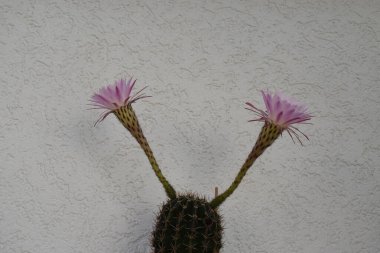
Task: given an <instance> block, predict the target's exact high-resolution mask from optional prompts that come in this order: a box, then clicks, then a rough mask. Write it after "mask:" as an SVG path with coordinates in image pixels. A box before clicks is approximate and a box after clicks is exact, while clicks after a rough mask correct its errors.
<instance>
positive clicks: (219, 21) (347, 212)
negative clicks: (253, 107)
mask: <svg viewBox="0 0 380 253" xmlns="http://www.w3.org/2000/svg"><path fill="white" fill-rule="evenodd" d="M0 14H1V15H0V25H1V28H0V33H1V37H0V49H1V50H0V57H1V62H0V66H1V71H0V81H1V89H0V92H1V100H0V103H1V110H0V116H1V122H0V126H1V134H0V150H1V153H0V157H1V163H0V252H2V253H11V252H16V253H20V252H24V253H45V252H46V253H48V252H49V253H51V252H54V253H71V252H73V253H74V252H75V253H81V252H84V253H87V252H89V253H90V252H91V253H104V252H108V253H112V252H123V253H125V252H128V253H129V252H138V253H140V252H141V253H146V252H149V246H148V245H149V244H148V241H149V236H150V232H151V230H152V222H153V219H154V213H155V212H157V211H158V208H159V205H160V203H162V202H163V201H164V200H165V195H164V191H163V190H162V189H161V187H160V184H159V183H158V180H157V179H156V178H155V177H154V174H153V172H152V171H151V169H150V167H149V163H148V161H147V159H146V158H145V157H144V155H143V153H142V151H141V150H140V149H139V147H138V145H137V144H136V142H135V141H134V140H133V139H132V138H131V137H130V135H129V133H128V132H127V131H126V130H125V129H124V128H123V127H122V126H121V125H120V124H119V123H118V122H117V121H116V119H115V118H114V117H113V116H112V117H110V118H109V119H107V120H106V121H104V122H103V123H102V124H100V125H99V126H97V127H95V128H94V127H93V123H94V122H95V120H96V119H97V117H98V114H99V112H96V111H88V110H86V109H87V108H88V106H87V105H86V104H87V103H88V98H89V97H90V96H91V95H92V93H93V92H94V91H96V90H97V89H98V88H100V87H101V86H103V85H104V84H106V83H111V82H113V81H114V80H115V79H116V78H121V77H128V75H133V76H135V77H136V78H138V82H137V87H143V86H145V85H148V86H149V88H148V90H147V92H148V93H149V94H150V95H153V97H152V98H150V99H146V100H145V101H140V102H138V103H136V104H135V110H136V112H137V113H138V116H139V118H140V121H141V124H142V127H143V129H144V131H145V134H146V136H147V138H148V139H149V140H150V142H151V146H152V148H153V150H154V152H155V153H156V157H157V159H158V162H159V163H160V165H161V167H162V168H163V171H164V173H165V175H166V176H167V177H168V179H169V180H170V181H171V182H172V184H173V185H174V186H175V187H176V188H177V189H178V190H180V191H187V190H196V191H197V192H199V193H201V194H205V195H206V196H207V197H209V198H211V197H212V195H213V187H214V186H219V188H220V189H221V190H223V189H225V188H226V187H227V186H228V185H229V183H230V182H231V181H232V179H233V178H234V176H235V173H236V172H237V169H238V168H239V166H240V165H241V164H242V162H243V161H244V159H245V156H246V155H247V154H248V152H249V151H250V149H251V146H252V145H253V142H254V141H255V139H256V136H257V134H258V132H259V130H260V127H261V125H260V124H259V123H256V124H254V123H247V120H249V119H251V118H252V117H253V115H252V114H250V113H249V112H248V111H246V110H244V102H246V101H251V102H254V103H256V104H259V105H260V106H263V102H262V100H261V97H260V94H259V92H258V91H259V90H260V89H266V88H269V89H272V90H273V89H280V90H283V91H285V92H286V93H287V94H289V95H291V96H294V97H296V98H298V99H299V100H301V101H303V102H305V103H307V104H308V105H309V106H310V111H311V112H312V113H313V114H314V115H315V118H314V119H313V123H314V124H313V125H311V126H308V125H305V126H302V127H301V128H302V130H303V131H304V132H305V133H307V134H308V135H309V137H310V141H309V142H305V147H301V146H300V145H294V144H293V143H292V141H291V139H290V138H289V136H287V135H285V136H284V137H283V138H281V139H279V140H278V141H277V142H276V143H275V144H274V145H273V146H272V147H271V148H270V149H269V150H268V151H267V152H266V153H265V154H264V155H263V156H262V157H261V158H260V159H259V160H258V162H257V163H256V164H255V166H254V167H253V169H251V170H250V171H249V172H248V175H247V177H246V178H245V179H244V181H243V183H242V185H241V187H240V188H239V189H238V190H237V191H236V193H235V194H234V195H233V197H232V198H230V199H229V200H228V201H227V202H226V203H225V204H224V205H223V206H222V207H221V213H223V214H224V220H225V227H226V230H225V237H224V241H225V247H224V250H223V251H222V252H223V253H231V252H243V253H247V252H260V253H264V252H265V253H281V252H284V253H287V252H292V253H293V252H299V253H301V252H302V253H303V252H355V253H356V252H361V253H377V252H380V240H379V238H380V171H379V167H380V159H379V153H380V152H379V151H380V140H379V137H378V136H379V131H378V129H379V127H380V114H379V109H380V100H379V96H380V82H379V81H380V76H379V73H380V60H379V57H380V1H367V0H365V1H338V0H336V1H330V0H329V1H328V0H326V1H314V0H310V1H270V0H268V1H227V0H225V1H212V2H211V1H209V2H208V3H204V1H192V0H187V1H174V0H173V1H126V0H117V1H116V0H115V1H47V0H46V1H42V0H40V1H38V0H30V1H23V2H20V1H5V0H2V1H1V4H0ZM376 238H377V239H376Z"/></svg>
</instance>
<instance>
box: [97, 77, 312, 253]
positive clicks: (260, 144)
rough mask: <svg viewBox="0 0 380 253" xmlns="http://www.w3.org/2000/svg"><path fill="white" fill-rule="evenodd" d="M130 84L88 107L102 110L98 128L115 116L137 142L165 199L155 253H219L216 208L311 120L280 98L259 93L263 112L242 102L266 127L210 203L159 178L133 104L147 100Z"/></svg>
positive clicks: (107, 91)
mask: <svg viewBox="0 0 380 253" xmlns="http://www.w3.org/2000/svg"><path fill="white" fill-rule="evenodd" d="M134 84H135V81H132V79H130V80H129V81H128V83H127V82H126V81H125V80H123V79H121V80H120V81H117V82H116V83H115V85H110V86H108V87H104V88H102V89H101V90H100V91H99V92H98V93H95V94H94V95H93V96H92V98H91V102H92V105H93V106H94V108H95V109H106V111H105V112H104V113H103V114H102V115H101V116H100V118H99V119H98V121H97V123H98V122H100V121H102V120H104V119H105V118H106V117H107V116H108V115H109V114H111V113H113V114H114V115H115V116H116V117H117V118H118V119H119V121H120V122H121V123H122V124H123V126H124V127H125V128H126V129H127V130H128V131H129V132H130V133H131V135H132V136H133V137H134V138H135V139H136V141H137V142H138V143H139V144H140V146H141V148H142V149H143V150H144V152H145V154H146V156H147V158H148V160H149V162H150V164H151V166H152V169H153V171H154V173H155V174H156V176H157V178H158V180H159V181H160V182H161V184H162V186H163V187H164V189H165V192H166V195H167V197H168V198H169V199H168V200H167V202H166V203H164V204H163V206H162V208H161V210H160V212H159V214H158V215H157V218H156V224H155V229H154V231H153V233H152V240H151V242H152V247H153V252H154V253H217V252H219V250H220V249H221V248H222V234H223V227H222V219H221V216H220V215H219V214H218V207H219V206H220V205H221V204H222V203H223V202H224V201H225V200H226V199H227V198H228V197H229V196H230V195H231V194H232V193H233V192H234V191H235V190H236V189H237V187H238V186H239V184H240V183H241V182H242V180H243V178H244V176H245V175H246V173H247V171H248V169H249V168H251V167H252V165H253V163H254V162H255V161H256V159H257V158H258V157H259V156H260V155H261V154H262V153H263V152H264V151H265V150H266V149H267V148H268V147H269V146H271V145H272V144H273V143H274V141H275V140H276V139H277V138H278V137H279V136H280V135H282V133H283V132H284V131H286V132H288V134H289V135H290V137H291V138H292V139H293V137H292V136H295V137H296V138H297V139H298V140H299V141H300V138H299V133H301V134H302V135H304V136H305V137H306V138H307V139H308V137H307V136H306V135H305V134H303V133H302V132H301V131H299V130H298V128H296V127H294V124H297V123H304V122H305V121H308V120H310V119H311V117H312V116H311V115H310V114H309V113H307V112H306V111H307V109H306V107H305V106H303V105H300V104H299V103H297V102H295V101H294V100H292V99H290V98H286V97H285V96H283V95H282V94H280V93H275V94H271V93H269V92H264V91H262V95H263V99H264V102H265V106H266V111H263V110H261V109H258V108H256V107H255V106H254V105H253V104H251V103H246V104H247V105H248V106H249V107H248V108H246V109H248V110H250V111H252V112H254V113H255V114H256V116H258V117H259V118H256V119H253V120H251V121H261V122H264V126H263V127H262V130H261V132H260V135H259V137H258V139H257V141H256V144H255V145H254V146H253V148H252V150H251V152H250V153H249V155H248V157H247V159H246V161H245V162H244V164H243V165H242V167H241V168H240V170H239V172H238V174H237V175H236V177H235V180H234V181H233V182H232V184H231V185H230V186H229V187H228V188H227V189H226V190H225V191H224V192H223V193H222V194H220V195H217V194H216V196H215V198H214V199H213V200H212V201H211V202H208V201H207V200H206V199H205V198H203V197H200V196H198V195H196V194H193V193H188V194H177V192H176V191H175V190H174V188H173V187H172V185H171V184H170V183H169V181H168V180H167V179H166V178H165V176H164V175H163V174H162V171H161V169H160V168H159V166H158V164H157V161H156V159H155V157H154V155H153V151H152V150H151V148H150V146H149V144H148V141H147V139H146V138H145V136H144V134H143V131H142V129H141V127H140V124H139V121H138V120H137V116H136V114H135V112H134V110H133V108H132V103H133V102H135V101H137V100H139V99H141V98H146V97H148V96H145V95H143V94H141V90H140V91H139V92H137V93H136V94H135V95H133V96H131V91H132V89H133V87H134ZM293 141H294V139H293ZM300 142H301V141H300ZM301 144H302V142H301Z"/></svg>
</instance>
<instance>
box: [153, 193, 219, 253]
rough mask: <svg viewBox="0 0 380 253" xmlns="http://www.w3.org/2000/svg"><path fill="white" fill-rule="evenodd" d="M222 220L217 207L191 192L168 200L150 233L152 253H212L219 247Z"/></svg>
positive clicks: (217, 250)
mask: <svg viewBox="0 0 380 253" xmlns="http://www.w3.org/2000/svg"><path fill="white" fill-rule="evenodd" d="M222 233H223V227H222V219H221V217H220V215H219V214H218V211H217V209H214V208H212V207H211V206H210V204H209V203H208V202H207V201H206V199H204V198H201V197H199V196H197V195H195V194H191V193H190V194H186V195H180V196H178V197H177V198H175V199H169V200H168V201H167V202H166V203H165V204H164V205H163V206H162V208H161V211H160V213H159V214H158V216H157V219H156V225H155V229H154V231H153V233H152V246H153V249H154V251H153V252H154V253H169V252H170V253H215V252H219V250H220V248H221V247H222Z"/></svg>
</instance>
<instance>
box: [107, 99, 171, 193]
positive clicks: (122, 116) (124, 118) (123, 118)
mask: <svg viewBox="0 0 380 253" xmlns="http://www.w3.org/2000/svg"><path fill="white" fill-rule="evenodd" d="M114 114H115V116H116V117H117V118H118V119H119V121H120V123H121V124H123V126H124V127H125V128H126V129H127V130H128V131H129V132H130V133H131V135H132V136H133V137H134V138H135V139H136V141H137V142H138V143H139V144H140V146H141V148H142V149H143V150H144V152H145V155H146V156H147V157H148V160H149V162H150V165H151V166H152V169H153V171H154V173H155V174H156V176H157V178H158V180H159V181H160V182H161V184H162V186H163V187H164V189H165V192H166V195H167V196H168V197H169V198H170V199H174V198H176V196H177V194H176V192H175V190H174V188H173V187H172V186H171V184H170V183H169V182H168V180H167V179H166V178H165V176H164V175H163V174H162V172H161V169H160V168H159V166H158V164H157V161H156V158H155V157H154V155H153V151H152V149H151V148H150V146H149V143H148V141H147V139H146V138H145V136H144V133H143V131H142V129H141V127H140V124H139V121H138V119H137V116H136V114H135V112H134V110H133V108H132V106H131V105H130V104H129V105H127V106H124V107H120V108H119V109H117V110H115V111H114Z"/></svg>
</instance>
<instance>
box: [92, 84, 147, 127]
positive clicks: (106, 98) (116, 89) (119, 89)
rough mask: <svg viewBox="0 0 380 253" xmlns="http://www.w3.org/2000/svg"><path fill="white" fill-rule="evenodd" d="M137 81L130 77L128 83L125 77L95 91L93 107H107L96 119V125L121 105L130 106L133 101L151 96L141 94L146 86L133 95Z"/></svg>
mask: <svg viewBox="0 0 380 253" xmlns="http://www.w3.org/2000/svg"><path fill="white" fill-rule="evenodd" d="M135 83H136V80H132V78H130V79H129V81H128V83H127V82H126V80H125V79H120V80H118V81H116V82H115V84H113V85H112V84H110V85H108V86H106V87H103V88H101V89H100V90H99V92H97V93H95V94H94V95H93V96H92V97H91V99H90V102H91V105H92V106H93V108H92V109H105V110H106V111H105V112H103V113H102V114H101V115H100V118H99V119H98V120H97V121H96V123H95V125H96V124H97V123H99V122H101V121H103V120H104V119H105V118H106V117H107V116H108V115H109V114H110V113H112V112H114V111H115V110H118V109H119V108H121V107H125V106H128V105H130V104H132V103H133V102H135V101H137V100H139V99H141V98H146V97H150V96H145V95H144V94H141V91H143V90H144V89H145V88H146V87H144V88H142V89H141V90H140V91H138V92H136V94H134V95H133V96H131V92H132V89H133V87H134V85H135Z"/></svg>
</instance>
